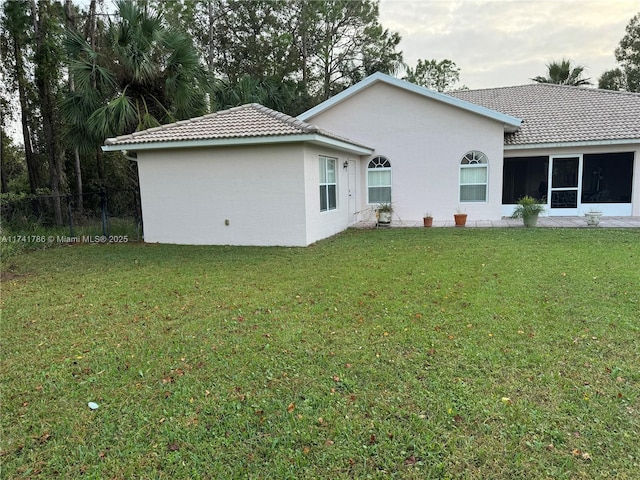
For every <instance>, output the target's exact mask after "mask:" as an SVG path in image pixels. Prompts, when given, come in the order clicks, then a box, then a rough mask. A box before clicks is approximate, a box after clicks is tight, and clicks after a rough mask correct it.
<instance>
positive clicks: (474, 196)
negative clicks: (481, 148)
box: [460, 150, 489, 202]
mask: <svg viewBox="0 0 640 480" xmlns="http://www.w3.org/2000/svg"><path fill="white" fill-rule="evenodd" d="M488 186H489V161H488V159H487V156H486V155H485V154H484V153H482V152H478V151H476V150H472V151H471V152H468V153H466V154H465V156H464V157H462V161H461V162H460V201H461V202H486V201H487V192H488Z"/></svg>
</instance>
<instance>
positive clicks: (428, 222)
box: [422, 217, 433, 227]
mask: <svg viewBox="0 0 640 480" xmlns="http://www.w3.org/2000/svg"><path fill="white" fill-rule="evenodd" d="M422 221H423V222H424V226H425V227H431V226H433V217H423V218H422Z"/></svg>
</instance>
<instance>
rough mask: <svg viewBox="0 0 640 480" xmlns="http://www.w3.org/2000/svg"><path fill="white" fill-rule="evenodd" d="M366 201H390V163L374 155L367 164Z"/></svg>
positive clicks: (384, 158)
mask: <svg viewBox="0 0 640 480" xmlns="http://www.w3.org/2000/svg"><path fill="white" fill-rule="evenodd" d="M367 203H391V163H390V162H389V159H388V158H386V157H380V156H379V157H375V158H373V159H372V160H371V161H370V162H369V165H367Z"/></svg>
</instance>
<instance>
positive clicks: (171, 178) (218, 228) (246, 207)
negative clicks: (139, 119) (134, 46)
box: [138, 144, 317, 246]
mask: <svg viewBox="0 0 640 480" xmlns="http://www.w3.org/2000/svg"><path fill="white" fill-rule="evenodd" d="M303 150H304V147H303V145H302V144H287V145H279V146H245V147H225V148H208V149H206V148H199V149H176V150H158V151H140V152H139V153H138V169H139V176H140V193H141V198H142V214H143V222H144V239H145V241H147V242H161V243H179V244H192V245H198V244H208V245H284V246H305V245H307V244H308V243H309V242H308V241H307V234H306V228H307V225H306V222H307V220H306V218H305V214H306V206H305V202H306V200H307V199H306V196H305V191H304V188H305V182H304V168H305V164H304V162H303ZM316 190H317V189H316ZM227 220H228V225H227V224H225V221H227Z"/></svg>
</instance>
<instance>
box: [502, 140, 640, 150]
mask: <svg viewBox="0 0 640 480" xmlns="http://www.w3.org/2000/svg"><path fill="white" fill-rule="evenodd" d="M637 144H640V138H630V139H627V140H587V141H583V142H553V143H527V144H522V145H505V146H504V149H505V150H528V149H537V148H562V147H598V146H603V145H637Z"/></svg>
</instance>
